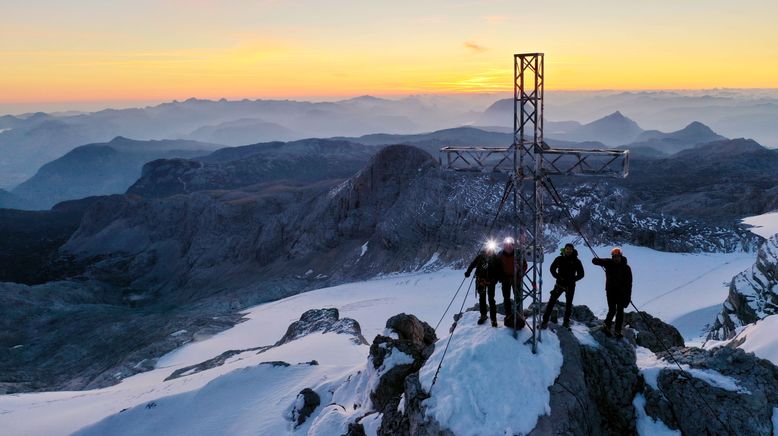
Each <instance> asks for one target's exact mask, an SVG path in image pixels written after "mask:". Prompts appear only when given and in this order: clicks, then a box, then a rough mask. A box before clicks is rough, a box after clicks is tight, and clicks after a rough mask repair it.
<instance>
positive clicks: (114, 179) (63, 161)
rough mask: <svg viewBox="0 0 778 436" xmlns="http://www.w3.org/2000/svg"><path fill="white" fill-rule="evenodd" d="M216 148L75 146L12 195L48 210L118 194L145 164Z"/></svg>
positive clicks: (187, 144)
mask: <svg viewBox="0 0 778 436" xmlns="http://www.w3.org/2000/svg"><path fill="white" fill-rule="evenodd" d="M217 147H220V146H219V145H216V144H207V143H202V142H195V141H184V140H164V141H136V140H132V139H127V138H123V137H116V138H114V139H113V140H112V141H110V142H108V143H102V144H88V145H83V146H80V147H76V148H75V149H73V150H72V151H70V152H69V153H67V154H65V155H64V156H62V157H61V158H59V159H56V160H54V161H52V162H49V163H47V164H45V165H43V166H42V167H41V169H40V170H38V172H37V173H36V174H35V175H34V176H33V177H31V178H30V179H29V180H27V181H25V182H24V183H22V184H20V185H19V186H17V187H16V188H14V190H13V193H14V194H15V195H16V196H18V197H21V198H23V199H24V200H25V203H26V204H25V206H26V207H24V208H30V209H48V208H50V207H51V206H53V205H55V204H56V203H59V202H61V201H65V200H72V199H77V198H84V197H89V196H94V195H109V194H120V193H123V192H125V191H126V190H127V188H129V187H130V185H132V184H133V183H134V182H135V181H136V180H137V179H138V177H140V175H141V168H142V167H143V164H145V163H146V162H149V161H151V160H154V159H160V158H173V157H193V156H198V155H203V154H206V153H208V152H209V151H210V150H213V149H214V148H217Z"/></svg>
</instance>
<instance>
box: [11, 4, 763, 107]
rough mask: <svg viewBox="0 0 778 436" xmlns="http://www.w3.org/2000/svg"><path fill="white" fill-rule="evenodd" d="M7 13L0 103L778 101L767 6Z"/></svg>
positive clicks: (39, 9)
mask: <svg viewBox="0 0 778 436" xmlns="http://www.w3.org/2000/svg"><path fill="white" fill-rule="evenodd" d="M538 3H541V2H526V1H523V0H522V1H516V0H512V1H490V2H476V1H458V0H450V1H442V0H430V1H425V2H418V1H416V2H408V1H393V2H375V1H344V0H333V1H328V2H321V1H295V2H291V1H282V0H259V1H248V0H223V1H219V2H217V1H215V0H161V1H160V0H156V1H152V0H137V1H133V2H129V1H112V2H105V1H97V0H84V1H79V2H77V3H71V2H62V1H58V0H38V1H34V2H30V1H18V0H6V1H4V5H3V8H2V12H0V103H5V104H6V105H7V104H8V103H14V102H18V103H34V102H41V103H43V102H68V101H118V100H148V101H152V100H170V99H185V98H188V97H192V96H194V97H199V98H220V97H226V98H244V97H246V98H264V97H267V98H272V97H275V98H278V97H290V98H305V97H315V96H336V95H337V96H348V95H361V94H374V95H394V94H409V93H436V92H446V93H448V92H491V91H508V90H510V89H511V74H512V54H513V53H515V52H524V51H543V52H545V53H546V73H547V82H546V87H547V89H549V90H553V89H700V88H713V87H729V88H778V44H777V43H776V42H778V26H775V25H774V20H775V17H777V16H778V2H776V1H774V0H770V1H766V0H760V1H757V0H742V1H739V2H731V1H722V0H710V1H703V0H686V1H677V0H676V1H668V0H656V1H652V2H630V1H610V0H607V1H606V0H600V1H596V2H580V1H554V0H551V1H547V2H542V5H539V4H538Z"/></svg>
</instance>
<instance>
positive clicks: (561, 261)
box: [540, 244, 584, 329]
mask: <svg viewBox="0 0 778 436" xmlns="http://www.w3.org/2000/svg"><path fill="white" fill-rule="evenodd" d="M551 275H552V276H554V278H555V279H556V284H555V285H554V289H553V290H551V295H550V296H549V298H548V303H547V304H546V311H545V312H544V313H543V323H542V324H541V325H540V328H543V329H544V328H546V327H548V319H549V317H550V316H551V311H552V310H553V309H554V305H555V304H556V302H557V300H559V297H560V296H561V295H562V293H563V292H564V293H565V321H564V323H563V324H562V326H563V327H565V328H570V313H571V312H572V311H573V296H574V295H575V282H577V281H578V280H581V279H582V278H583V277H584V269H583V265H581V261H580V260H578V251H576V249H575V247H574V246H573V244H565V247H564V248H563V249H562V252H561V253H560V255H559V256H557V258H556V259H554V262H552V263H551Z"/></svg>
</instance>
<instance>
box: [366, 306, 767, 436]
mask: <svg viewBox="0 0 778 436" xmlns="http://www.w3.org/2000/svg"><path fill="white" fill-rule="evenodd" d="M576 315H579V316H580V318H576ZM646 317H647V318H648V323H650V324H651V326H652V328H653V329H654V330H655V331H657V332H663V333H660V335H667V336H669V337H670V340H671V341H673V342H674V343H673V346H672V348H671V353H672V357H673V358H674V359H675V360H677V361H678V362H679V363H680V364H681V365H683V368H685V369H684V370H683V371H682V370H680V369H678V368H677V367H676V366H675V364H674V363H673V362H672V360H671V359H670V355H668V354H667V353H666V352H664V351H657V352H656V356H657V358H658V359H659V360H660V361H662V362H665V364H664V366H663V367H662V368H660V369H658V373H657V374H656V381H647V378H646V377H649V376H647V375H646V374H647V373H644V372H643V371H642V370H641V369H640V368H639V367H638V362H637V359H636V347H639V346H642V345H639V344H638V343H637V342H636V341H637V340H638V339H639V338H640V337H641V336H646V337H644V338H643V339H642V341H643V342H642V343H643V344H646V345H652V346H653V343H654V341H655V340H656V338H651V337H648V335H647V334H646V331H644V330H643V328H644V327H645V325H643V326H641V325H640V322H638V321H635V328H633V327H629V328H626V329H625V331H624V333H625V339H622V340H616V339H613V338H608V337H606V336H605V335H604V334H602V333H601V332H600V326H601V325H602V321H601V320H598V319H596V318H594V317H593V316H591V315H590V311H589V310H588V309H587V308H585V307H582V306H576V307H575V310H574V311H573V320H574V321H577V324H575V325H574V329H578V331H573V332H571V331H568V330H566V329H563V328H558V327H556V326H555V325H553V324H552V325H551V327H550V328H551V329H552V331H555V333H556V335H557V337H558V338H559V341H560V346H561V348H562V353H563V357H564V363H563V365H562V368H561V370H560V374H559V376H558V377H557V379H556V380H555V382H554V384H553V385H552V386H550V387H549V391H550V393H551V396H550V404H549V405H550V413H548V414H547V415H544V416H541V417H540V418H539V419H538V422H537V425H536V427H535V429H534V430H533V431H532V432H531V433H530V434H532V435H536V436H539V435H549V434H570V435H582V436H583V435H612V434H637V422H638V416H639V413H638V410H637V409H636V407H637V406H636V403H637V400H636V398H637V397H638V395H642V396H643V397H644V398H645V405H644V406H641V407H644V411H641V413H643V412H645V414H646V415H647V416H648V418H649V419H652V420H658V421H661V422H662V423H664V424H665V425H666V426H667V427H669V428H670V429H675V430H680V431H681V432H682V433H683V434H757V435H762V434H765V435H769V434H771V432H772V431H773V430H772V421H771V417H772V411H773V408H774V407H776V406H778V367H776V366H775V365H773V364H772V363H770V362H769V361H765V360H762V359H759V358H756V357H754V355H753V354H748V353H745V352H744V351H743V350H741V349H737V348H731V347H721V348H716V349H714V350H702V349H699V348H693V347H685V346H683V345H682V343H681V344H678V343H677V340H676V339H673V338H672V337H673V336H674V333H673V331H674V329H673V327H672V326H669V325H666V324H664V323H663V322H662V321H660V320H658V319H656V318H654V317H651V316H650V315H648V314H646ZM582 325H583V326H586V328H588V329H589V335H591V338H590V339H589V340H587V341H582V340H581V339H580V332H579V331H580V329H581V326H582ZM669 346H670V345H668V347H669ZM646 348H647V347H646ZM722 379H723V380H724V381H721V380H722ZM717 380H718V381H717ZM397 382H399V381H397ZM653 383H656V386H657V387H656V388H655V387H653V386H654V385H653ZM717 383H725V384H726V383H729V384H731V385H733V386H735V387H734V388H733V387H731V386H730V387H727V386H726V385H725V386H724V387H726V388H723V387H721V386H719V385H717ZM527 394H528V395H531V394H532V393H531V392H528V393H527ZM427 398H429V394H428V393H427V392H424V390H423V389H422V387H421V384H420V383H419V379H418V374H417V373H411V374H408V375H407V376H406V377H405V379H404V382H403V385H402V397H401V401H402V407H399V409H398V406H400V400H393V401H390V402H387V406H386V407H385V408H384V415H383V421H382V424H381V428H380V431H379V434H413V435H437V434H451V432H450V431H449V430H448V429H446V428H444V427H443V426H441V425H440V423H439V422H437V421H435V419H434V418H432V417H430V416H428V415H427V414H426V413H425V408H424V404H423V402H424V400H425V399H427ZM714 415H715V416H714ZM717 417H719V418H718V419H717ZM643 419H645V418H643ZM722 422H723V423H724V424H722ZM508 425H509V424H508Z"/></svg>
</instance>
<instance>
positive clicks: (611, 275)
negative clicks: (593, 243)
mask: <svg viewBox="0 0 778 436" xmlns="http://www.w3.org/2000/svg"><path fill="white" fill-rule="evenodd" d="M592 263H593V264H595V265H599V266H602V267H604V268H605V295H606V296H607V297H608V315H607V316H606V317H605V327H604V328H603V330H602V331H603V333H605V334H606V335H608V336H610V335H611V321H612V320H613V315H614V314H615V315H616V337H617V338H621V325H622V323H623V322H624V308H625V307H627V305H629V302H630V301H632V268H630V267H629V265H627V258H626V257H625V256H624V253H622V252H621V249H620V248H614V249H613V250H611V258H610V259H600V258H599V257H596V258H594V259H592Z"/></svg>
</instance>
